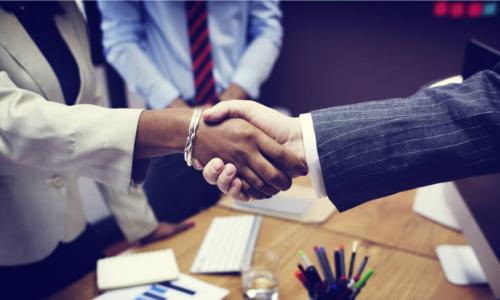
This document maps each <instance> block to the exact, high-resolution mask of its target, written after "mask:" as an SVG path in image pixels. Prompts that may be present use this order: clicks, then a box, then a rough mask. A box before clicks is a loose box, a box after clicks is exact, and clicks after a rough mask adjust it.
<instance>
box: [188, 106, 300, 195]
mask: <svg viewBox="0 0 500 300" xmlns="http://www.w3.org/2000/svg"><path fill="white" fill-rule="evenodd" d="M201 119H202V120H200V126H199V128H198V130H197V133H196V140H195V142H194V148H193V167H194V168H196V169H197V170H203V176H204V178H205V180H206V181H207V182H208V183H210V184H213V185H217V186H218V188H219V189H220V190H221V191H222V192H224V193H226V194H229V195H230V196H232V197H233V198H235V199H238V200H249V199H263V198H269V197H271V196H273V195H275V194H276V193H278V192H279V191H283V190H287V189H288V188H290V186H291V183H292V178H294V177H297V176H303V175H307V173H308V168H307V164H306V159H305V151H304V145H303V141H302V129H301V125H300V120H299V118H292V117H288V116H285V115H283V114H281V113H279V112H277V111H275V110H273V109H271V108H268V107H266V106H264V105H261V104H259V103H257V102H254V101H249V100H232V101H224V102H221V103H219V104H217V105H216V106H214V107H212V108H209V109H208V110H206V111H204V113H203V115H202V117H201Z"/></svg>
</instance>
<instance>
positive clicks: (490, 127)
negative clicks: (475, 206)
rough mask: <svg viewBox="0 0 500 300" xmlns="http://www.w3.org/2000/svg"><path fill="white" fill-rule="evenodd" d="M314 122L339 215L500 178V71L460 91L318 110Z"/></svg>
mask: <svg viewBox="0 0 500 300" xmlns="http://www.w3.org/2000/svg"><path fill="white" fill-rule="evenodd" d="M312 118H313V123H314V130H315V132H316V140H317V147H318V154H319V158H320V163H321V169H322V173H323V179H324V182H325V187H326V191H327V193H328V196H329V197H330V199H331V200H332V201H333V202H334V204H335V205H336V207H337V208H338V209H339V210H341V211H342V210H346V209H349V208H352V207H354V206H356V205H359V204H361V203H363V202H366V201H368V200H371V199H375V198H379V197H382V196H386V195H389V194H393V193H396V192H400V191H404V190H408V189H412V188H415V187H419V186H425V185H429V184H433V183H437V182H444V181H450V180H456V179H460V178H464V177H469V176H476V175H482V174H487V173H494V172H500V63H499V64H497V65H496V67H495V69H494V71H481V72H479V73H477V74H475V75H474V76H472V77H470V78H469V79H467V80H465V81H464V82H463V83H462V84H450V85H446V86H443V87H437V88H426V89H423V90H420V91H419V92H417V93H416V94H415V95H413V96H411V97H409V98H406V99H390V100H384V101H373V102H366V103H360V104H355V105H347V106H340V107H333V108H327V109H322V110H317V111H313V112H312Z"/></svg>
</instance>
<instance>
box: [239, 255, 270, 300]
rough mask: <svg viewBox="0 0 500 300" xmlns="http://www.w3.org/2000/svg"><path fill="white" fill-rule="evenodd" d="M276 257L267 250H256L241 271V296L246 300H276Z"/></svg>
mask: <svg viewBox="0 0 500 300" xmlns="http://www.w3.org/2000/svg"><path fill="white" fill-rule="evenodd" d="M278 263H279V260H278V255H277V254H276V252H274V251H272V250H269V249H256V250H254V252H253V257H252V261H251V262H250V263H249V264H247V265H244V266H243V267H242V271H241V279H242V282H243V295H244V297H245V299H248V300H278V279H277V278H276V270H277V268H278Z"/></svg>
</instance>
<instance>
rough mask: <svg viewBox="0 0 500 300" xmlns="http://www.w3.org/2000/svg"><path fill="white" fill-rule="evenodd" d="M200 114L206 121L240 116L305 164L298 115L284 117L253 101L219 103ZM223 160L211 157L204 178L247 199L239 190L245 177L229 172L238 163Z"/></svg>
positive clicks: (239, 197)
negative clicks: (232, 163) (295, 116)
mask: <svg viewBox="0 0 500 300" xmlns="http://www.w3.org/2000/svg"><path fill="white" fill-rule="evenodd" d="M203 117H204V120H205V121H207V122H220V121H221V120H224V119H227V118H243V119H245V120H247V121H248V122H250V123H252V124H253V125H255V126H257V127H259V128H260V129H261V130H262V131H264V133H266V134H267V135H269V136H270V137H271V138H272V139H274V140H275V141H276V142H278V143H279V144H282V145H284V146H286V147H287V148H289V149H291V150H292V151H293V152H294V153H296V154H297V155H298V156H299V158H300V160H301V161H302V163H303V164H304V165H306V161H305V150H304V145H303V141H302V129H301V126H300V120H299V119H298V118H291V117H287V116H285V115H283V114H281V113H279V112H277V111H275V110H273V109H271V108H268V107H266V106H264V105H261V104H259V103H257V102H254V101H227V102H223V103H219V104H217V105H216V106H214V107H213V108H211V109H209V110H207V111H205V112H204V114H203ZM224 162H225V163H228V161H225V160H223V161H221V160H220V159H213V160H212V161H210V162H209V163H208V164H207V165H206V166H205V168H204V170H203V175H204V177H205V179H206V180H207V182H209V183H211V184H217V186H218V187H219V189H220V190H221V191H223V192H224V193H226V194H230V195H231V196H232V197H233V198H235V199H240V200H246V199H247V198H248V197H246V196H245V195H244V193H242V191H241V190H242V187H244V186H245V180H241V179H239V178H237V177H236V172H228V170H232V169H233V168H237V166H235V165H231V164H226V166H224ZM199 167H200V166H199ZM293 175H296V174H293ZM293 175H292V177H293Z"/></svg>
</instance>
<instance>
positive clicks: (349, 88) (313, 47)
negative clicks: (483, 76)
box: [261, 1, 500, 114]
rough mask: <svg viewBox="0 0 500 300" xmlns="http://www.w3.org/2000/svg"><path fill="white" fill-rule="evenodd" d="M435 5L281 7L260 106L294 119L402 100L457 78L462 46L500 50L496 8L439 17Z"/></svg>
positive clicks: (467, 8) (465, 7) (464, 5)
mask: <svg viewBox="0 0 500 300" xmlns="http://www.w3.org/2000/svg"><path fill="white" fill-rule="evenodd" d="M473 3H476V4H481V6H482V7H481V11H482V13H481V14H480V15H478V16H474V12H473V11H471V4H473ZM442 4H443V2H435V1H430V2H283V3H282V9H283V13H284V19H283V27H284V30H285V39H284V43H283V48H282V50H281V56H280V58H279V59H278V61H277V63H276V66H275V68H274V72H273V73H272V76H271V77H270V79H269V80H268V81H267V82H266V83H265V84H264V86H263V90H262V98H261V100H262V101H263V102H265V103H268V104H270V105H274V106H283V107H286V108H289V109H290V110H291V111H292V112H293V113H294V114H298V113H302V112H307V111H310V110H312V109H318V108H322V107H327V106H332V105H341V104H347V103H355V102H361V101H367V100H377V99H385V98H393V97H404V96H408V95H410V94H412V93H414V92H415V91H416V90H417V89H418V88H419V87H421V86H422V85H425V84H427V83H429V82H431V81H435V80H436V79H441V78H444V77H448V76H450V75H455V74H459V73H460V71H461V67H462V59H463V54H464V47H465V44H466V42H467V40H469V39H471V38H474V39H477V40H479V41H482V42H484V43H486V44H489V45H490V46H492V47H495V48H497V49H500V16H499V14H498V4H499V3H495V2H482V3H478V2H450V3H447V4H448V5H450V6H452V5H453V6H456V8H455V7H448V8H447V11H448V13H447V14H446V15H443V16H441V15H440V11H439V9H440V5H442ZM445 4H446V3H445ZM486 4H489V5H490V6H491V5H492V4H493V6H491V7H492V8H490V10H492V9H493V8H494V7H496V10H495V11H492V12H494V14H493V13H492V12H490V13H488V7H487V6H486ZM485 6H486V11H485ZM460 8H461V9H460ZM473 9H474V6H472V10H473ZM454 11H456V12H455V13H454V14H453V12H454ZM460 11H461V12H462V13H460ZM485 12H486V14H484V13H485ZM471 13H472V16H471V15H470V14H471ZM476 14H477V13H476Z"/></svg>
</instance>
